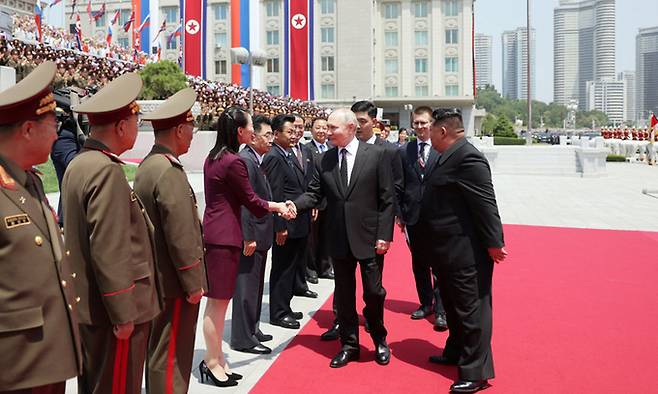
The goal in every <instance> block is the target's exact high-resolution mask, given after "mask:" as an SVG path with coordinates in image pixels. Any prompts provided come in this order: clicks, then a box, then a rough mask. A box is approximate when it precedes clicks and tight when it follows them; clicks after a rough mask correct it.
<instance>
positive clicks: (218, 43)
mask: <svg viewBox="0 0 658 394" xmlns="http://www.w3.org/2000/svg"><path fill="white" fill-rule="evenodd" d="M227 44H228V39H227V38H226V33H215V48H226V47H227Z"/></svg>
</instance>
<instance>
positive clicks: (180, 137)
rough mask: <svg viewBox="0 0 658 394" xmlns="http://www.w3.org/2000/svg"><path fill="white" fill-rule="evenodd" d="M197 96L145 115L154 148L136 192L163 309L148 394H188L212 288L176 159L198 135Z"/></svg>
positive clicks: (184, 95) (185, 94) (177, 98)
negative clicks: (203, 308) (204, 299)
mask: <svg viewBox="0 0 658 394" xmlns="http://www.w3.org/2000/svg"><path fill="white" fill-rule="evenodd" d="M195 101H196V93H195V92H194V89H192V88H186V89H183V90H181V91H180V92H178V93H176V94H175V95H173V96H172V97H170V98H169V99H168V100H167V101H165V102H164V103H163V104H162V105H161V106H160V107H159V108H157V109H156V110H155V111H153V112H150V113H148V114H145V115H144V116H143V119H144V120H147V121H151V124H152V125H153V130H154V131H155V145H154V146H153V148H152V149H151V152H150V153H149V154H148V156H146V158H145V159H144V161H142V163H141V164H140V165H139V168H138V169H137V175H136V176H135V193H137V196H138V197H139V199H140V200H141V201H142V202H143V203H144V208H145V209H146V212H147V213H148V215H149V217H150V218H151V220H152V222H153V226H154V228H155V233H154V236H155V237H154V238H155V245H156V246H155V257H156V263H157V264H156V265H157V270H158V274H159V275H160V277H161V279H162V284H163V292H164V297H165V302H164V305H165V307H164V310H163V313H161V314H160V315H159V316H158V317H157V318H155V320H154V321H153V327H152V330H151V338H150V339H149V350H148V357H147V363H146V365H147V367H146V368H147V379H146V382H147V390H148V392H149V393H153V394H160V393H172V394H174V393H187V387H188V385H189V382H190V372H191V371H192V358H193V356H194V337H195V334H196V323H197V317H198V315H199V301H200V300H201V296H202V295H203V291H204V289H207V288H208V284H207V281H206V274H205V264H204V260H203V238H202V236H201V222H200V220H199V213H198V211H197V203H196V197H195V195H194V190H192V187H191V186H190V184H189V182H188V180H187V176H186V175H185V171H184V170H183V165H182V164H181V162H180V161H179V160H178V156H179V155H182V154H185V153H187V151H188V150H189V148H190V144H191V142H192V135H193V133H194V116H193V115H192V111H191V110H190V109H191V108H192V106H193V105H194V102H195Z"/></svg>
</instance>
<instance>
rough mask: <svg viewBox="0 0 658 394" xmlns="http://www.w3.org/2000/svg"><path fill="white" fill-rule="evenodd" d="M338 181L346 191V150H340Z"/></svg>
mask: <svg viewBox="0 0 658 394" xmlns="http://www.w3.org/2000/svg"><path fill="white" fill-rule="evenodd" d="M340 180H341V182H342V183H343V187H344V188H345V189H347V184H348V182H347V149H345V148H343V149H341V150H340Z"/></svg>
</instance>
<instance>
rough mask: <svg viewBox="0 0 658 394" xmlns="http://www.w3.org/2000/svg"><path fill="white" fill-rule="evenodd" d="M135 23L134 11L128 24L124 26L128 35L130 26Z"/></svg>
mask: <svg viewBox="0 0 658 394" xmlns="http://www.w3.org/2000/svg"><path fill="white" fill-rule="evenodd" d="M134 21H135V11H133V12H132V13H131V14H130V19H128V20H127V21H126V23H124V24H123V30H124V31H125V32H126V33H127V32H128V30H130V26H131V25H132V24H133V22H134Z"/></svg>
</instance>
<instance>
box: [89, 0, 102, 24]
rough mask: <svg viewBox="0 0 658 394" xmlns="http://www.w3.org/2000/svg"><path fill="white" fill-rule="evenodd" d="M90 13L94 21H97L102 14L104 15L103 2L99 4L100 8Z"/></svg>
mask: <svg viewBox="0 0 658 394" xmlns="http://www.w3.org/2000/svg"><path fill="white" fill-rule="evenodd" d="M91 15H92V17H93V18H94V21H98V20H99V19H101V18H102V17H103V15H105V3H103V5H101V8H100V9H99V10H98V11H96V12H92V13H91Z"/></svg>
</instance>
